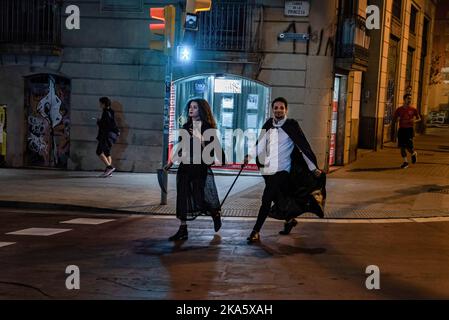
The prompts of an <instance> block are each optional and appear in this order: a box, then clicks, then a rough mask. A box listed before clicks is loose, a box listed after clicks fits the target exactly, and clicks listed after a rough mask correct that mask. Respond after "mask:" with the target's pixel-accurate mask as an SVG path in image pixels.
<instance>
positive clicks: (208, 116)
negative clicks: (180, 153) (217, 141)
mask: <svg viewBox="0 0 449 320" xmlns="http://www.w3.org/2000/svg"><path fill="white" fill-rule="evenodd" d="M192 102H196V103H197V104H198V111H199V115H200V119H201V121H202V122H206V123H207V124H208V125H209V126H210V127H211V128H214V129H216V128H217V123H216V122H215V119H214V115H213V114H212V109H211V107H210V105H209V102H207V101H206V100H204V99H191V100H189V102H187V106H186V110H185V113H186V117H187V123H186V124H187V125H190V124H192V122H193V121H192V117H190V116H189V108H190V104H191V103H192Z"/></svg>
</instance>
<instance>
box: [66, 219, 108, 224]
mask: <svg viewBox="0 0 449 320" xmlns="http://www.w3.org/2000/svg"><path fill="white" fill-rule="evenodd" d="M111 221H115V219H91V218H77V219H72V220H67V221H62V222H60V223H67V224H90V225H98V224H102V223H107V222H111Z"/></svg>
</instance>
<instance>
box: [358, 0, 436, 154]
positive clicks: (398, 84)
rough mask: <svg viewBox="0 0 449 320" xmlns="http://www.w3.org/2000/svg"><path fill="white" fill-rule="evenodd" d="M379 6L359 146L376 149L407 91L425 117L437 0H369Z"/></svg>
mask: <svg viewBox="0 0 449 320" xmlns="http://www.w3.org/2000/svg"><path fill="white" fill-rule="evenodd" d="M368 5H376V6H377V7H378V8H379V9H380V20H381V23H380V27H381V29H380V30H372V31H371V32H370V34H371V49H370V55H369V62H368V71H367V72H366V73H365V74H364V77H363V84H362V92H361V94H362V95H361V107H360V124H361V125H360V131H359V147H361V148H366V149H375V150H376V149H378V148H381V147H382V146H383V144H384V143H386V142H389V141H392V140H394V128H393V123H392V116H393V113H394V111H395V109H396V108H397V107H399V106H400V105H401V104H402V102H403V101H402V97H403V95H404V94H405V93H411V94H412V98H413V104H414V105H415V106H416V107H417V109H418V111H419V113H420V114H421V116H422V118H423V121H422V122H421V123H420V124H419V125H418V126H417V129H418V131H419V132H424V129H425V122H426V118H427V114H428V100H429V92H428V89H429V84H428V79H429V76H430V60H431V55H430V50H431V48H432V36H431V35H432V32H433V28H434V20H435V10H436V1H431V0H420V1H419V0H417V1H412V0H386V1H384V0H382V1H378V0H369V1H368Z"/></svg>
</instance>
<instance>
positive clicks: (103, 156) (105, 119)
mask: <svg viewBox="0 0 449 320" xmlns="http://www.w3.org/2000/svg"><path fill="white" fill-rule="evenodd" d="M99 104H100V108H101V109H102V110H103V112H102V114H101V118H100V119H97V125H98V135H97V140H98V145H97V151H96V153H97V156H98V157H99V158H100V160H101V161H102V162H103V163H104V164H105V165H106V168H105V169H104V172H103V173H102V174H101V175H100V177H109V176H111V175H112V172H114V171H115V168H114V167H113V166H112V157H111V149H112V145H113V144H114V143H116V142H117V139H118V137H119V135H120V130H119V129H118V127H117V123H116V122H115V115H114V110H112V108H111V100H110V99H109V98H108V97H101V98H100V99H99Z"/></svg>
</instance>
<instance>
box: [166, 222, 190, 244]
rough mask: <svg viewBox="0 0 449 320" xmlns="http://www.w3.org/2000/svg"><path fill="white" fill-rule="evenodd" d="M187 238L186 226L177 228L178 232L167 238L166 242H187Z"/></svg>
mask: <svg viewBox="0 0 449 320" xmlns="http://www.w3.org/2000/svg"><path fill="white" fill-rule="evenodd" d="M188 238H189V233H188V232H187V225H181V226H179V229H178V232H176V233H175V234H174V235H172V236H171V237H170V238H168V241H180V240H187V239H188Z"/></svg>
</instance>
